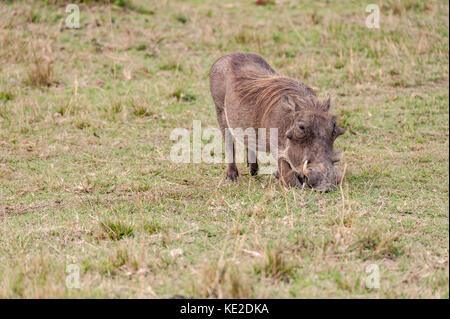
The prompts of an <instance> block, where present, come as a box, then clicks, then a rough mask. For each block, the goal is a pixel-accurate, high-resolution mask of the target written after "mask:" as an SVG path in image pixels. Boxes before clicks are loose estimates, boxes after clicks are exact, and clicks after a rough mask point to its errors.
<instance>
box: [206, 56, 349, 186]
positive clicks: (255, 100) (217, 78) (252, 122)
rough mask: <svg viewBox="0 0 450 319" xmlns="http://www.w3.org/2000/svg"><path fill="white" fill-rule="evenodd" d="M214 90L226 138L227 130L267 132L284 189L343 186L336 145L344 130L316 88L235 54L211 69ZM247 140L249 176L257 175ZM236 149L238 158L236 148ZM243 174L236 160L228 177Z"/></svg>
mask: <svg viewBox="0 0 450 319" xmlns="http://www.w3.org/2000/svg"><path fill="white" fill-rule="evenodd" d="M210 88H211V94H212V97H213V100H214V103H215V106H216V112H217V119H218V122H219V126H220V128H221V130H222V134H223V135H224V137H225V136H226V129H227V128H228V129H237V128H241V129H243V130H246V129H248V128H251V129H255V132H256V136H257V134H258V131H257V129H258V128H265V129H266V134H267V136H266V145H264V150H266V151H270V152H271V153H272V154H273V155H275V156H276V158H277V161H278V172H277V176H280V177H281V179H282V181H283V182H284V183H285V185H287V186H303V185H304V184H306V185H308V186H310V187H313V188H315V189H320V190H329V189H332V188H334V185H336V183H338V182H339V180H340V178H341V174H340V172H339V170H338V169H336V168H335V167H334V165H333V164H334V163H335V162H336V161H337V160H338V158H337V155H336V153H335V152H334V149H333V142H334V140H335V139H336V137H337V136H339V135H341V134H343V132H344V131H343V129H341V128H338V127H337V126H336V124H335V120H334V117H332V116H331V115H329V113H328V111H329V108H330V99H327V100H325V101H320V100H319V99H318V98H317V97H316V94H315V93H314V91H313V90H312V89H311V88H309V87H308V86H306V85H305V84H303V83H302V82H300V81H298V80H295V79H291V78H288V77H284V76H280V75H278V74H277V73H276V72H275V71H274V70H273V69H272V68H271V67H270V65H269V64H268V63H267V62H266V61H265V60H264V59H263V58H262V57H260V56H258V55H256V54H253V53H240V52H238V53H232V54H229V55H226V56H224V57H221V58H220V59H219V60H217V61H216V62H215V63H214V65H213V66H212V68H211V71H210ZM270 128H277V129H278V136H277V137H278V144H277V145H276V146H275V147H274V145H271V144H270V134H269V129H270ZM235 137H236V136H235ZM243 141H244V144H245V145H246V146H247V162H248V164H249V166H250V172H251V174H252V175H256V174H257V171H258V163H257V161H256V155H255V152H256V151H257V149H251V148H248V139H247V138H245V139H244V140H243ZM260 147H261V145H258V149H259V148H260ZM274 148H276V150H275V149H274ZM232 151H233V155H234V144H233V145H232ZM253 159H254V160H253ZM238 174H239V173H238V170H237V167H236V164H235V160H234V157H233V160H232V161H231V163H229V164H228V167H227V178H228V179H230V180H232V181H235V180H237V177H238Z"/></svg>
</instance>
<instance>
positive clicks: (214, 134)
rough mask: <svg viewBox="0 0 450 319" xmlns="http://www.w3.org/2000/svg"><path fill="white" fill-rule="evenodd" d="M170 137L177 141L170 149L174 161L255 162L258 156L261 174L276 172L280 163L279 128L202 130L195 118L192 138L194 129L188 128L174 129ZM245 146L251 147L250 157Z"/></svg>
mask: <svg viewBox="0 0 450 319" xmlns="http://www.w3.org/2000/svg"><path fill="white" fill-rule="evenodd" d="M170 139H171V140H172V141H177V142H176V143H175V145H173V146H172V148H171V151H170V159H171V160H172V162H174V163H233V162H235V163H244V162H245V161H248V162H249V163H255V162H256V160H257V159H256V157H258V162H259V164H260V170H259V174H272V173H273V172H274V171H275V170H276V167H277V164H276V161H275V159H276V158H277V153H278V129H277V128H270V129H266V128H258V129H254V128H246V129H242V128H227V129H225V130H224V132H223V133H222V132H221V131H220V130H219V129H217V128H207V129H204V130H202V125H201V122H200V121H193V132H192V139H191V133H190V131H189V130H187V129H185V128H176V129H174V130H173V131H172V132H171V134H170ZM223 139H225V147H223V142H222V141H223ZM191 140H192V143H191ZM234 141H236V143H235V145H234ZM191 144H192V148H191ZM245 148H248V149H249V150H251V152H248V155H247V156H248V157H247V159H245ZM191 150H192V152H191ZM224 150H225V154H224ZM269 151H270V154H267V153H268V152H269ZM191 154H192V156H191ZM256 154H257V155H256ZM224 155H225V156H224Z"/></svg>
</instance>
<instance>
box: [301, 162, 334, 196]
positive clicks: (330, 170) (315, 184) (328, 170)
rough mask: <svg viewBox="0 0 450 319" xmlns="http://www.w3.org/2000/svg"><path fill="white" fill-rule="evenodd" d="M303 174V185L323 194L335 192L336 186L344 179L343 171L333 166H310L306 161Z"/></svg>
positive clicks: (320, 164)
mask: <svg viewBox="0 0 450 319" xmlns="http://www.w3.org/2000/svg"><path fill="white" fill-rule="evenodd" d="M302 173H303V178H301V180H302V182H303V183H305V184H306V185H307V186H309V187H311V188H312V189H313V190H316V191H322V192H329V191H333V190H335V189H336V185H338V184H339V183H340V182H341V179H342V173H341V171H340V170H339V169H338V168H337V167H335V166H334V165H333V164H328V165H324V164H322V163H319V164H314V163H312V164H308V161H305V162H304V164H303V167H302ZM299 178H300V176H299Z"/></svg>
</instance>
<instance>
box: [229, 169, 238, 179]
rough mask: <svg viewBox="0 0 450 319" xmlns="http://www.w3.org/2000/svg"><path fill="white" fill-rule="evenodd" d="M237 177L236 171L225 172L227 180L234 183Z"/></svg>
mask: <svg viewBox="0 0 450 319" xmlns="http://www.w3.org/2000/svg"><path fill="white" fill-rule="evenodd" d="M238 176H239V172H238V170H237V169H236V170H227V179H229V180H230V181H232V182H236V181H237V179H238Z"/></svg>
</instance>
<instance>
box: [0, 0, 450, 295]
mask: <svg viewBox="0 0 450 319" xmlns="http://www.w3.org/2000/svg"><path fill="white" fill-rule="evenodd" d="M105 2H106V3H107V1H80V2H78V3H79V8H80V13H81V17H80V29H67V28H65V27H64V21H65V18H66V13H65V8H64V3H62V2H59V1H26V0H23V1H7V2H1V3H0V15H1V16H2V17H4V18H2V20H1V22H0V65H1V67H0V297H3V298H17V297H18V298H22V297H24V298H69V297H75V298H80V297H87V298H102V297H107V298H112V297H117V298H128V297H140V298H170V297H172V296H184V297H213V298H216V297H218V298H227V297H236V298H315V297H320V298H337V297H342V298H349V297H353V298H449V288H448V287H449V280H448V278H449V266H448V262H449V260H448V252H449V251H448V249H449V246H448V240H449V223H448V221H449V219H448V218H449V214H448V213H449V206H448V205H449V202H448V198H449V197H448V196H449V184H448V178H449V175H448V172H449V153H448V147H449V135H448V132H449V100H448V89H449V86H448V83H449V82H448V70H449V69H448V65H449V54H448V52H449V40H448V36H449V33H448V30H449V25H448V17H449V6H448V2H446V1H429V2H422V1H416V0H407V1H394V0H393V1H383V2H382V3H381V2H380V3H379V5H380V12H381V18H380V29H367V28H366V26H365V18H366V15H367V13H366V12H365V10H364V9H365V6H364V5H362V4H361V3H360V2H358V1H350V0H349V1H339V2H332V3H331V2H330V3H328V2H320V3H318V2H314V1H306V2H305V1H302V2H301V3H300V2H295V1H258V2H259V5H256V4H255V3H254V1H242V2H235V1H220V2H202V1H196V0H192V1H170V2H169V1H152V2H148V1H138V0H134V1H111V3H112V4H111V5H108V4H105ZM238 50H239V51H252V52H257V53H259V54H261V55H262V56H264V57H265V58H266V59H267V61H269V63H271V64H272V65H273V67H274V68H276V69H277V71H278V72H279V73H281V74H284V75H288V76H292V77H295V78H298V79H301V80H303V81H304V82H305V83H307V84H308V85H310V86H312V87H314V88H316V89H317V90H318V92H319V93H320V95H325V94H326V93H327V92H329V93H330V94H331V97H332V104H333V106H332V108H333V112H334V113H335V115H336V116H337V120H338V123H339V124H340V125H342V126H343V127H345V128H346V129H347V133H346V134H345V135H343V136H342V137H340V138H339V139H338V141H337V142H336V143H337V148H338V149H340V150H341V151H342V160H341V162H340V163H339V165H340V166H341V167H342V168H344V167H345V168H346V174H345V179H344V182H343V184H342V187H341V188H340V189H338V190H337V191H335V192H331V193H326V194H321V193H315V192H311V191H308V190H303V191H302V190H298V189H291V190H286V189H284V188H283V187H281V186H280V185H279V184H278V183H277V182H276V181H275V180H274V179H273V178H272V177H271V176H269V175H263V176H258V177H251V176H250V174H249V172H248V170H247V169H246V167H245V164H242V165H239V168H240V173H241V174H240V177H239V181H238V183H236V184H230V183H228V182H226V181H225V180H224V174H225V172H224V170H225V165H224V164H206V163H202V164H176V163H173V162H171V161H170V156H169V154H170V149H171V147H172V146H173V145H174V141H171V140H170V139H169V136H170V132H171V131H172V129H174V128H178V127H180V128H186V129H189V130H191V129H192V123H193V120H200V121H201V122H202V127H203V128H206V127H217V123H216V117H215V111H214V107H213V102H212V99H211V96H210V92H209V84H208V71H209V68H210V66H211V65H212V63H213V62H214V61H215V60H216V59H217V58H218V57H220V56H221V55H223V54H226V53H228V52H233V51H238ZM69 264H77V265H79V266H80V270H81V273H80V288H79V289H68V288H67V287H66V285H65V279H66V276H67V273H66V267H67V265H69ZM370 264H376V265H377V266H378V267H379V272H380V288H379V289H368V288H366V286H365V281H366V277H367V275H368V274H367V273H366V272H365V270H366V267H367V266H368V265H370Z"/></svg>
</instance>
